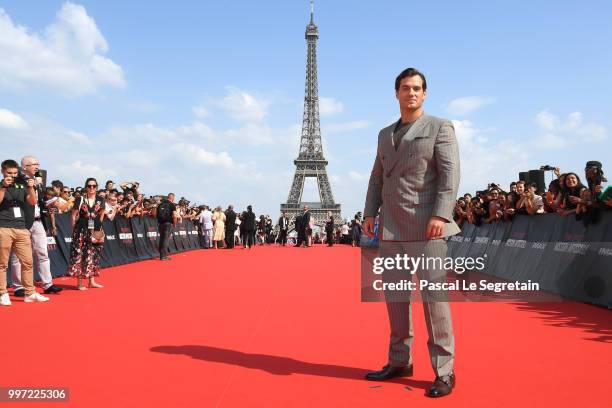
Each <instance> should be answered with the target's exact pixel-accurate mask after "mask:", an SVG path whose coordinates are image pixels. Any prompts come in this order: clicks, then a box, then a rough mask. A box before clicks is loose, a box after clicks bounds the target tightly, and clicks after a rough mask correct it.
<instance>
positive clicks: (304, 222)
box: [302, 211, 310, 231]
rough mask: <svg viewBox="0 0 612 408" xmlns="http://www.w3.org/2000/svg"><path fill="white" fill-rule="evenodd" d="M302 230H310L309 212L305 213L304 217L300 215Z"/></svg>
mask: <svg viewBox="0 0 612 408" xmlns="http://www.w3.org/2000/svg"><path fill="white" fill-rule="evenodd" d="M302 228H303V229H304V231H306V230H307V229H309V228H310V211H306V212H305V213H304V215H302Z"/></svg>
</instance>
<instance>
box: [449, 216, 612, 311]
mask: <svg viewBox="0 0 612 408" xmlns="http://www.w3.org/2000/svg"><path fill="white" fill-rule="evenodd" d="M448 246H449V256H452V257H454V258H456V257H473V258H477V257H482V256H485V254H486V262H485V269H484V271H483V272H484V273H486V274H489V275H493V276H497V277H499V278H502V279H507V280H509V281H521V282H526V281H527V280H531V281H532V282H537V283H539V284H540V288H541V289H542V290H545V291H549V292H552V293H555V294H558V295H561V296H563V297H566V298H570V299H575V300H580V301H583V302H587V303H594V304H597V305H601V306H606V307H609V308H611V307H612V212H611V211H607V212H604V213H603V214H602V217H601V219H600V221H599V222H598V223H596V224H594V225H593V224H591V225H589V226H587V227H585V226H584V225H583V223H582V222H580V221H577V220H576V219H575V217H574V216H567V217H562V216H559V215H557V214H538V215H533V216H527V215H522V216H521V215H520V216H517V217H515V218H514V220H512V221H511V222H495V223H492V224H483V225H481V226H475V225H472V224H467V223H466V224H464V225H463V228H462V232H461V233H460V234H459V235H456V236H453V237H451V238H450V239H449V241H448Z"/></svg>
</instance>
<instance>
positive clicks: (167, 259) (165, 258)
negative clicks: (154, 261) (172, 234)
mask: <svg viewBox="0 0 612 408" xmlns="http://www.w3.org/2000/svg"><path fill="white" fill-rule="evenodd" d="M159 260H160V261H170V260H172V258H168V257H167V256H164V257H163V258H159Z"/></svg>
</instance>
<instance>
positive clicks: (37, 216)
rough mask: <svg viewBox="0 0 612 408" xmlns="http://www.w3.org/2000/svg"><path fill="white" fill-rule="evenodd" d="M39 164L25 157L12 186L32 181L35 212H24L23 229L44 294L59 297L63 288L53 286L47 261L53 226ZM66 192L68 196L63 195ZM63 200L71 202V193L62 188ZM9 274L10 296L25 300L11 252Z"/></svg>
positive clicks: (49, 265)
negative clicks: (27, 237)
mask: <svg viewBox="0 0 612 408" xmlns="http://www.w3.org/2000/svg"><path fill="white" fill-rule="evenodd" d="M39 167H40V163H39V162H38V159H37V158H36V157H34V156H26V157H24V158H22V159H21V168H22V169H23V172H24V174H22V175H19V176H18V177H17V179H16V180H15V184H17V185H22V186H25V185H26V184H27V182H28V179H33V180H34V190H35V191H36V196H37V203H36V205H35V206H34V208H31V207H28V208H26V214H25V216H26V226H30V225H31V226H30V228H29V230H30V240H31V241H32V256H33V260H34V262H35V263H36V267H37V268H36V269H37V270H38V274H39V275H40V279H41V281H42V287H43V290H44V293H45V294H50V293H59V292H61V291H62V288H60V287H59V286H56V285H54V284H53V276H52V275H51V261H50V260H49V250H48V247H47V245H48V244H47V235H50V236H53V237H54V236H55V235H56V234H57V230H56V229H55V222H53V221H54V220H52V219H51V217H50V214H49V209H48V208H46V206H45V199H44V192H43V186H42V177H41V176H40V173H39V171H38V170H39ZM66 192H67V194H66ZM62 193H63V197H64V199H65V200H67V201H69V202H71V200H73V199H72V198H71V197H70V189H69V188H68V187H66V186H64V187H63V188H62ZM10 262H11V270H12V272H13V294H14V295H15V296H17V297H24V296H25V289H24V287H23V285H22V283H21V263H20V262H19V259H18V258H17V256H16V255H15V253H14V252H12V253H11V257H10Z"/></svg>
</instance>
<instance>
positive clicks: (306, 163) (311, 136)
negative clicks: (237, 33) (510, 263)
mask: <svg viewBox="0 0 612 408" xmlns="http://www.w3.org/2000/svg"><path fill="white" fill-rule="evenodd" d="M310 6H311V8H310V23H309V24H308V25H307V26H306V43H307V45H308V54H307V62H306V86H305V91H304V116H303V119H302V135H301V139H300V151H299V154H298V157H297V159H295V160H294V162H293V163H294V164H295V175H294V176H293V183H292V184H291V190H290V191H289V197H288V198H287V203H285V204H281V211H284V212H285V213H286V214H287V216H288V217H289V219H291V218H292V217H294V216H295V215H297V214H300V213H301V212H302V211H303V208H304V205H305V204H308V205H309V206H310V208H311V211H310V212H311V217H314V219H315V220H316V222H317V223H318V224H321V223H323V222H324V220H325V219H326V218H327V211H331V212H332V214H333V216H334V219H336V220H339V219H340V204H336V203H335V202H334V196H333V194H332V190H331V185H330V183H329V177H327V169H326V168H327V163H328V162H327V160H325V157H324V156H323V146H322V144H321V127H320V121H319V89H318V88H319V84H318V79H317V40H318V39H319V29H318V28H317V26H316V25H315V23H314V5H313V1H311V2H310ZM306 177H312V178H316V179H317V184H318V187H319V202H303V201H302V194H303V192H304V181H305V179H306Z"/></svg>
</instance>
